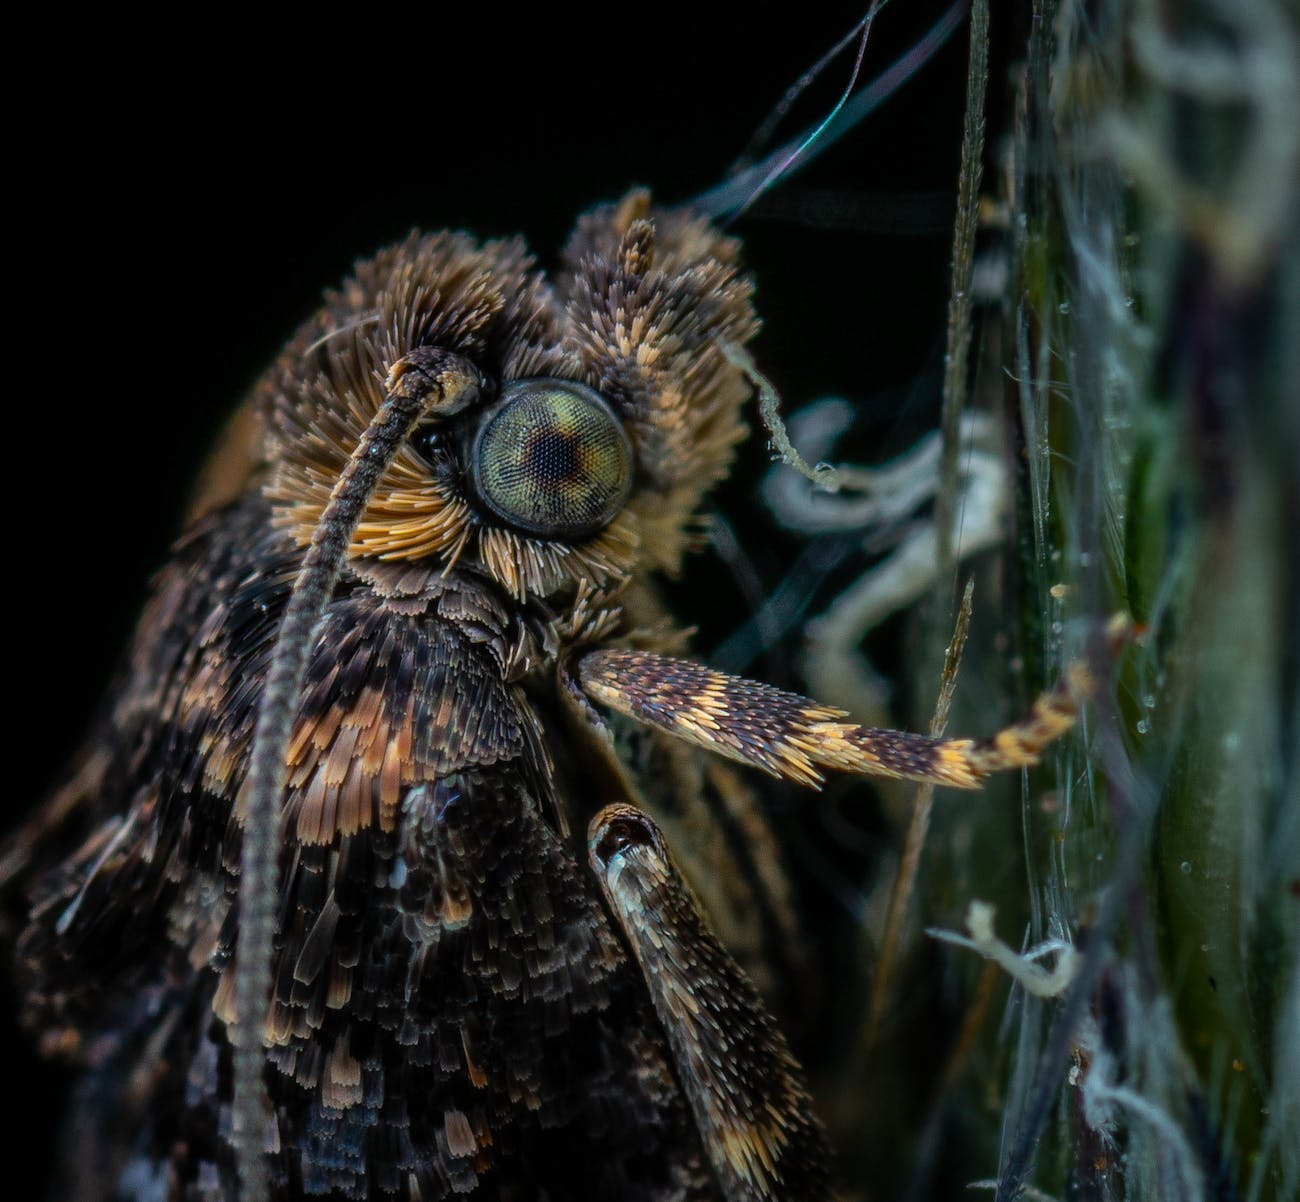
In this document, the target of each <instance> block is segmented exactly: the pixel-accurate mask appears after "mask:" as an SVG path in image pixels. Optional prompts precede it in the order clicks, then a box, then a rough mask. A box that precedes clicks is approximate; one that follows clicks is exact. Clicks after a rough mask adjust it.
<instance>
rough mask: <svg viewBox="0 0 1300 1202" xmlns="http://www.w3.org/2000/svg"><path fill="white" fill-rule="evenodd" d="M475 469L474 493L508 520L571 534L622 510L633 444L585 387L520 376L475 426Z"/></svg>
mask: <svg viewBox="0 0 1300 1202" xmlns="http://www.w3.org/2000/svg"><path fill="white" fill-rule="evenodd" d="M472 472H473V478H474V488H475V491H476V492H477V493H478V496H479V498H480V499H481V500H482V501H483V503H484V504H485V505H486V506H487V507H488V508H489V509H491V510H492V512H493V513H495V514H496V515H497V516H498V517H500V518H502V519H504V520H505V521H506V522H508V523H509V524H510V525H512V526H516V527H518V528H519V529H520V530H524V531H526V532H527V533H529V534H539V535H542V536H543V537H545V538H560V539H576V538H582V537H583V536H585V535H588V534H594V533H595V532H596V531H597V530H599V529H601V527H603V526H606V525H608V524H609V522H610V521H611V520H612V519H613V517H614V515H615V514H616V513H618V511H619V510H620V509H622V507H623V502H624V501H626V500H627V494H628V492H629V491H630V490H631V487H632V446H631V444H630V443H629V442H628V439H627V434H626V433H624V431H623V427H622V425H621V424H620V423H619V420H618V418H616V417H615V416H614V414H613V413H612V412H611V411H610V408H609V406H608V405H607V404H606V403H605V402H604V400H602V399H601V397H600V395H599V394H598V393H596V392H593V391H592V390H591V389H590V388H587V387H586V386H585V385H582V384H575V383H573V382H572V381H570V380H520V381H518V382H516V383H514V384H510V385H508V386H507V387H506V388H505V390H504V391H503V392H502V394H501V401H500V403H499V404H498V405H497V407H496V408H495V409H493V410H492V412H491V413H489V414H488V415H487V416H486V417H485V418H484V420H483V424H482V425H481V426H480V427H479V432H478V437H477V438H476V439H475V441H474V453H473V469H472Z"/></svg>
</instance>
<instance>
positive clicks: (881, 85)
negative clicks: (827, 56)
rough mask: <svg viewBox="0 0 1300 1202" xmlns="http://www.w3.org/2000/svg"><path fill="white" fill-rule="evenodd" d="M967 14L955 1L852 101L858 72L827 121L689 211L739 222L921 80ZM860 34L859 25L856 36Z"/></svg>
mask: <svg viewBox="0 0 1300 1202" xmlns="http://www.w3.org/2000/svg"><path fill="white" fill-rule="evenodd" d="M880 7H883V6H881V5H874V4H873V6H872V9H871V11H869V12H868V14H867V16H866V17H865V18H863V24H864V25H865V26H866V28H864V29H863V30H862V36H863V38H864V44H865V36H866V33H867V30H868V29H869V28H870V17H871V15H872V13H874V12H876V11H878V9H879V8H880ZM966 9H967V0H955V3H953V4H952V5H951V6H950V7H949V8H948V9H947V10H946V11H945V12H944V13H943V15H942V16H941V17H940V18H939V19H938V20H937V21H936V22H935V23H934V24H933V25H932V26H931V27H930V28H929V29H928V30H927V31H926V33H925V34H924V35H923V36H922V37H921V39H920V40H919V41H918V42H917V43H916V44H915V45H914V46H913V47H912V48H911V49H910V50H908V51H907V53H906V54H904V55H902V56H901V57H900V58H898V59H896V60H895V61H894V62H893V63H891V64H890V65H889V66H888V67H887V68H886V69H885V70H884V71H882V72H881V73H880V74H879V75H878V76H876V78H875V79H873V80H872V81H871V82H870V83H869V84H867V86H866V87H864V88H863V89H862V90H861V91H860V92H859V93H858V94H857V95H856V96H853V97H852V98H851V99H850V98H849V95H848V93H849V92H851V91H852V88H853V82H854V80H856V78H857V75H856V69H855V73H854V77H853V80H851V81H850V83H849V87H848V89H847V90H846V92H845V95H844V96H843V97H842V98H841V99H840V102H839V103H838V104H837V105H835V107H834V108H833V109H832V110H831V112H830V114H829V115H828V116H826V117H825V118H823V119H822V120H821V121H819V122H818V123H817V124H816V125H814V126H811V127H810V128H808V129H806V130H804V131H803V132H802V133H800V134H798V135H796V136H795V137H793V138H791V139H789V141H787V142H784V143H782V144H781V145H780V146H778V147H777V148H776V149H775V150H773V151H772V152H771V153H770V154H768V155H766V156H764V157H763V158H762V159H760V160H759V161H758V162H757V163H754V164H753V165H752V166H750V167H748V168H746V169H745V170H743V171H740V172H737V173H736V174H735V175H733V176H731V178H729V179H727V180H724V181H723V182H722V183H720V184H718V186H717V187H715V188H710V189H709V191H707V192H703V193H701V194H700V195H699V196H696V197H695V198H694V199H692V200H691V201H689V202H688V207H690V208H692V209H694V210H695V211H697V212H700V213H703V214H704V215H705V216H707V217H710V218H712V219H713V220H715V221H722V222H730V221H734V220H735V219H736V218H737V217H739V216H740V215H741V214H742V213H744V212H745V211H746V210H747V209H748V208H749V207H750V206H751V205H753V204H754V202H755V201H756V200H758V198H759V197H760V196H761V195H762V194H763V193H764V192H766V191H768V190H769V189H770V188H771V187H772V186H773V185H774V184H775V183H776V182H777V181H778V180H780V179H783V178H785V177H787V176H791V175H793V174H794V173H795V172H796V171H798V170H800V169H802V168H804V167H806V166H808V164H809V163H811V162H813V161H814V160H815V159H817V158H818V157H819V156H820V155H822V154H823V153H825V152H826V151H827V150H829V149H830V148H831V147H832V146H834V145H835V143H836V142H838V141H839V140H840V139H841V138H842V137H843V136H844V135H845V134H846V133H848V132H849V131H850V130H851V129H853V128H854V127H855V126H856V125H857V124H858V123H859V122H860V121H862V120H864V119H865V118H866V117H868V116H869V115H870V114H871V113H872V112H874V111H875V110H876V109H877V108H879V107H880V106H881V105H882V104H883V103H884V102H885V101H886V100H888V99H889V97H890V96H892V95H893V94H894V93H895V92H896V91H898V89H899V88H901V87H902V86H903V85H904V84H905V83H907V81H908V80H910V79H911V78H912V77H913V76H914V75H916V73H917V72H918V71H920V69H921V68H922V67H923V66H925V64H926V63H927V62H929V61H930V59H932V58H933V57H934V56H935V55H936V54H937V53H938V52H939V50H941V49H942V48H943V46H944V45H945V44H946V43H947V41H948V39H949V38H950V37H952V35H953V34H954V33H955V32H956V31H957V30H958V29H959V28H960V27H961V24H962V21H963V20H964V19H965V17H966ZM857 29H858V27H856V26H855V29H854V32H857Z"/></svg>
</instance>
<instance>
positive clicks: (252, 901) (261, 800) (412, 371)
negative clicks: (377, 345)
mask: <svg viewBox="0 0 1300 1202" xmlns="http://www.w3.org/2000/svg"><path fill="white" fill-rule="evenodd" d="M482 383H483V381H482V377H481V375H480V373H479V371H478V369H477V368H476V367H474V366H473V364H471V363H469V362H468V361H467V360H465V359H463V358H461V357H460V356H459V355H454V354H452V353H450V352H448V351H443V350H439V349H437V348H433V347H421V348H419V349H417V350H415V351H412V352H411V353H410V354H409V355H406V356H404V357H403V358H402V359H400V360H398V362H397V363H396V364H394V365H393V367H392V368H391V369H390V371H389V373H388V380H387V382H386V388H387V396H386V397H385V400H384V403H383V405H381V406H380V408H379V411H378V412H377V413H376V414H375V416H374V417H373V418H372V419H371V421H370V424H369V425H368V426H367V427H366V431H365V433H364V434H363V435H362V437H361V441H360V442H359V443H358V444H357V447H356V449H355V450H354V451H353V452H352V455H351V457H350V458H349V459H348V461H347V463H346V465H345V466H344V468H343V471H342V472H341V473H340V474H339V478H338V480H337V481H336V482H335V485H334V488H333V491H332V492H331V493H330V499H329V502H328V503H327V504H326V506H325V509H324V511H323V512H322V513H321V516H320V520H319V521H318V522H317V524H316V526H315V528H314V529H313V531H312V536H311V542H310V543H309V545H308V547H307V553H306V555H305V556H304V557H303V561H302V567H301V568H300V569H299V570H298V576H297V579H296V580H295V581H294V584H293V591H292V593H291V594H290V596H289V601H288V604H287V605H286V606H285V611H284V617H283V618H282V619H281V622H280V628H279V631H278V632H277V634H276V640H275V647H274V649H273V651H272V653H271V663H270V666H269V668H268V670H267V675H266V684H265V686H264V688H263V691H262V700H261V704H260V706H259V707H258V713H257V726H256V728H255V730H254V733H253V747H252V751H251V752H250V753H249V761H248V772H247V776H246V777H245V780H244V785H243V788H242V789H241V798H240V802H241V803H242V805H241V808H242V817H243V840H242V846H241V850H240V860H239V934H238V937H237V945H236V963H235V967H234V972H235V990H234V993H235V1016H236V1018H235V1023H234V1027H233V1030H232V1032H231V1042H232V1045H233V1048H234V1054H233V1071H234V1103H233V1106H232V1110H231V1142H232V1144H233V1146H234V1152H235V1163H236V1169H237V1172H238V1176H239V1191H240V1198H241V1199H242V1202H267V1200H268V1199H269V1198H270V1185H269V1177H268V1173H267V1165H266V1156H267V1150H268V1142H269V1141H268V1140H267V1138H266V1135H267V1131H266V1121H267V1098H266V1093H265V1089H264V1086H263V1081H262V1073H263V1069H264V1066H265V1053H264V1047H263V1043H264V1037H265V1030H266V1025H267V1020H268V1018H269V1014H270V994H271V965H272V958H273V955H274V945H275V931H276V907H277V899H278V895H279V852H280V822H281V818H282V812H283V799H284V788H285V777H286V772H285V757H286V754H287V752H288V747H289V740H290V738H291V737H292V734H293V724H294V721H295V719H296V718H297V716H298V707H299V703H300V700H301V693H302V684H303V679H304V678H305V676H306V672H307V661H308V659H309V658H310V655H311V650H312V646H313V645H314V643H315V633H316V629H317V627H318V625H319V624H320V621H321V618H322V617H323V615H324V612H325V606H326V605H327V604H328V603H329V600H330V597H331V596H332V595H333V593H334V588H335V585H337V583H338V579H339V574H340V573H341V571H342V569H343V561H344V559H345V557H346V555H347V552H348V547H349V545H350V544H351V542H352V535H353V532H354V531H355V529H356V526H357V523H358V522H359V521H360V520H361V517H362V515H363V514H364V513H365V511H366V507H367V505H369V503H370V499H371V497H372V496H373V494H374V491H375V488H376V486H377V485H378V483H379V481H380V478H381V477H382V476H383V474H384V472H385V471H386V470H387V468H388V465H389V464H390V463H391V462H392V460H393V457H394V456H395V455H396V454H397V452H398V450H399V449H400V448H401V446H402V444H403V443H404V442H405V441H406V439H407V437H408V436H409V435H410V433H411V430H412V429H413V428H414V427H415V425H416V423H417V422H418V421H420V420H421V419H422V418H426V419H427V418H428V417H430V416H439V417H442V416H450V415H451V414H453V413H456V412H458V411H459V410H461V409H463V408H464V407H465V406H466V405H468V404H470V403H471V402H472V401H473V400H474V399H475V397H477V396H478V394H479V389H480V387H481V386H482Z"/></svg>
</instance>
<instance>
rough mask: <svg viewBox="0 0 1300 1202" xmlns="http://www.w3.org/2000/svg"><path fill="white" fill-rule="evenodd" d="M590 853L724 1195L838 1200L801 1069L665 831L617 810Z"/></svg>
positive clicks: (623, 808)
mask: <svg viewBox="0 0 1300 1202" xmlns="http://www.w3.org/2000/svg"><path fill="white" fill-rule="evenodd" d="M587 851H588V859H589V861H590V864H591V868H592V870H593V872H594V873H595V874H596V878H597V880H598V881H599V883H600V888H601V891H602V892H603V893H604V895H605V900H606V902H607V903H608V905H609V908H610V911H611V913H612V914H613V916H614V918H615V920H616V922H617V923H618V925H619V927H620V928H621V930H622V932H623V935H624V937H625V938H626V939H627V942H628V944H629V945H630V946H631V948H632V952H633V954H634V955H635V957H636V960H637V963H638V965H639V966H640V969H641V974H642V976H643V977H644V978H645V982H646V985H647V987H648V989H649V991H650V995H651V997H652V999H653V1001H654V1007H655V1012H656V1014H657V1015H658V1016H659V1021H660V1023H661V1024H662V1025H663V1028H664V1033H665V1035H666V1036H667V1039H668V1045H669V1049H670V1051H671V1053H672V1058H673V1062H674V1065H675V1067H676V1069H677V1074H678V1076H679V1077H680V1079H681V1082H682V1086H683V1088H684V1090H685V1093H686V1097H687V1101H688V1102H689V1104H690V1107H691V1112H692V1114H693V1115H694V1118H695V1123H696V1126H697V1128H698V1130H699V1133H700V1139H701V1142H702V1143H703V1145H704V1151H705V1154H706V1156H707V1157H708V1159H709V1163H710V1165H711V1166H712V1168H713V1173H714V1176H715V1177H716V1178H717V1182H718V1185H719V1187H720V1188H721V1190H722V1193H723V1196H724V1197H725V1198H726V1199H727V1200H728V1202H739V1200H741V1199H747V1200H751V1202H752V1200H754V1199H760V1200H761V1199H773V1200H776V1199H791V1200H793V1202H801V1200H806V1202H812V1200H813V1199H828V1198H829V1197H830V1196H831V1194H830V1153H829V1149H828V1147H827V1144H826V1137H825V1134H824V1132H823V1131H822V1128H821V1124H820V1123H819V1122H818V1121H817V1118H816V1116H815V1115H814V1114H813V1109H812V1098H811V1096H810V1094H809V1092H808V1089H807V1087H806V1086H805V1084H804V1082H803V1075H802V1071H801V1069H800V1068H799V1065H798V1064H797V1063H796V1062H795V1059H794V1057H793V1056H792V1055H791V1053H790V1049H789V1047H788V1046H787V1044H786V1042H785V1039H784V1037H783V1036H782V1035H781V1033H780V1031H779V1030H778V1029H777V1026H776V1024H775V1022H774V1021H773V1020H772V1018H771V1016H770V1015H769V1014H768V1013H767V1011H766V1009H765V1008H764V1006H763V1003H762V1001H761V1000H760V999H759V996H758V992H757V990H756V989H755V987H754V985H753V983H752V982H751V981H750V980H749V978H748V977H747V976H745V974H744V973H743V972H742V971H741V969H740V967H739V966H738V965H737V964H736V962H735V961H734V960H732V958H731V957H730V956H729V955H728V954H727V952H726V951H725V950H724V949H723V947H722V944H721V943H720V942H719V941H718V939H717V937H716V936H715V935H714V934H713V932H712V930H711V929H710V928H709V926H708V923H707V922H706V921H705V919H704V916H703V914H702V913H701V911H700V907H699V903H698V902H697V901H696V900H695V897H694V895H693V894H692V893H691V891H690V888H689V886H687V884H686V882H685V881H684V880H683V878H682V875H681V873H680V871H679V870H678V868H677V865H676V864H675V863H674V862H673V858H672V856H671V854H670V853H669V851H668V847H667V845H666V843H665V842H664V838H663V835H662V834H661V833H660V831H659V828H658V827H657V826H656V825H655V824H654V823H653V822H652V821H651V820H650V819H649V818H648V817H646V815H645V814H643V813H642V812H641V811H640V810H638V809H636V808H635V807H633V806H629V805H612V806H607V807H606V808H605V809H603V810H601V812H600V813H599V814H597V815H596V816H595V817H594V818H593V819H592V820H591V825H590V826H589V827H588V830H587Z"/></svg>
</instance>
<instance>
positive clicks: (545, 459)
mask: <svg viewBox="0 0 1300 1202" xmlns="http://www.w3.org/2000/svg"><path fill="white" fill-rule="evenodd" d="M524 458H525V460H526V461H527V464H528V472H529V474H530V475H531V476H532V478H533V479H534V480H535V481H536V482H537V483H538V484H567V483H569V482H570V481H572V480H574V479H576V478H577V476H578V473H579V469H580V467H581V462H580V457H579V451H578V441H577V439H576V438H575V437H574V436H573V435H572V434H561V433H559V432H558V431H555V430H539V431H538V432H537V434H536V435H534V436H533V438H532V439H531V440H530V441H529V444H528V449H527V450H526V451H525V452H524Z"/></svg>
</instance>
